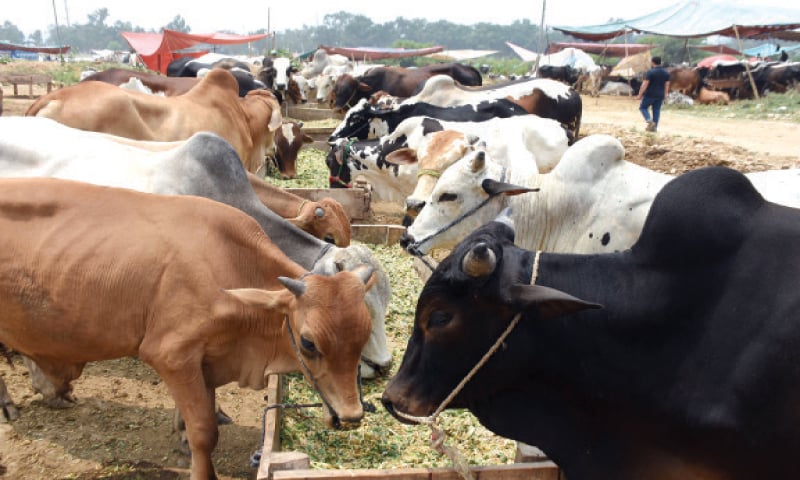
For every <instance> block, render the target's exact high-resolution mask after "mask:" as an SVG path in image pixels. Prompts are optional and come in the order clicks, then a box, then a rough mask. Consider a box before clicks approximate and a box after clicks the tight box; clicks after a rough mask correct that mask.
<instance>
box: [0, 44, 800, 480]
mask: <svg viewBox="0 0 800 480" xmlns="http://www.w3.org/2000/svg"><path fill="white" fill-rule="evenodd" d="M334 57H335V56H334V55H327V54H324V51H322V53H319V52H318V54H316V55H315V56H314V58H313V59H312V61H311V62H309V63H308V64H307V65H306V66H305V68H303V69H294V68H293V67H292V66H291V63H290V62H289V61H288V59H281V58H265V59H264V60H263V62H262V65H261V68H260V70H259V71H258V72H257V73H255V74H253V73H250V69H249V68H246V66H243V65H236V64H235V62H227V61H226V62H224V64H207V65H205V64H202V62H196V63H192V62H190V61H183V62H180V63H177V64H175V65H174V66H171V68H170V72H169V73H170V75H168V76H166V77H164V76H160V75H150V74H145V73H142V72H137V73H136V74H134V73H133V72H130V71H129V73H128V75H127V76H126V74H125V72H124V71H122V70H121V69H115V70H113V71H112V70H109V71H104V72H96V73H95V74H94V75H91V76H87V77H86V78H85V79H84V80H82V81H81V82H79V83H77V84H75V85H72V86H68V87H65V88H62V89H59V90H56V91H54V92H52V93H50V94H47V95H45V96H42V97H40V98H39V99H38V100H36V101H35V102H34V103H33V104H32V105H31V107H30V109H29V110H28V112H27V113H26V115H25V116H21V117H1V118H0V131H1V132H3V134H2V136H0V177H2V178H1V179H0V235H2V238H3V244H4V246H5V248H3V249H2V250H0V262H1V263H0V265H1V266H0V312H2V313H0V342H2V343H0V352H2V353H5V354H6V356H8V351H7V349H8V348H10V349H13V350H15V351H17V352H19V353H20V354H21V355H22V356H23V359H24V362H25V364H26V366H27V367H28V369H29V370H30V372H31V381H32V383H33V387H34V389H35V390H36V391H37V392H39V393H41V394H42V396H43V399H44V401H45V403H46V404H48V405H50V406H53V407H65V406H70V405H72V404H74V402H75V399H74V397H73V396H72V385H71V382H72V381H73V380H75V379H76V378H78V377H79V376H80V374H81V372H82V369H83V367H84V365H85V364H86V363H87V362H91V361H97V360H105V359H111V358H118V357H123V356H136V357H138V358H140V359H142V360H143V361H144V362H146V363H148V364H149V365H151V366H152V367H153V368H154V369H155V370H156V372H157V373H158V374H159V375H160V376H161V378H162V379H163V380H164V382H165V384H166V385H167V387H168V389H169V391H170V394H171V395H172V396H173V398H174V400H175V403H176V413H179V414H180V418H181V419H182V423H183V424H185V434H186V441H187V442H188V447H189V450H190V451H191V454H192V464H191V478H192V479H194V480H199V479H209V478H215V473H214V467H213V465H212V461H211V452H212V451H213V449H214V447H215V445H216V443H217V437H218V430H217V428H218V427H217V422H218V421H219V420H218V419H219V417H221V416H222V415H223V414H222V412H221V411H220V410H219V409H218V406H217V405H216V401H215V398H214V391H215V389H216V388H217V387H219V386H221V385H224V384H227V383H231V382H234V381H235V382H238V384H239V385H240V386H245V387H251V388H256V389H260V388H263V387H264V380H265V376H266V374H268V373H286V372H292V371H300V372H302V373H303V374H304V375H305V377H306V379H307V380H308V382H309V383H310V384H312V385H313V386H314V388H315V389H316V391H317V392H318V394H319V396H320V397H321V399H322V401H323V404H324V405H325V408H324V411H325V420H326V423H327V424H328V425H329V426H331V427H333V428H355V427H357V426H358V425H359V424H360V423H361V420H362V418H363V416H364V412H365V408H364V405H363V404H362V401H361V393H360V383H359V382H360V378H362V377H363V378H374V377H378V376H382V375H386V374H387V373H388V372H389V369H390V367H391V364H392V358H391V355H390V353H389V348H388V346H387V340H386V332H385V325H384V320H385V315H386V312H387V309H388V306H389V302H390V299H391V295H392V292H391V288H390V284H389V281H388V279H387V275H386V273H385V272H384V270H383V268H382V266H381V265H380V262H378V261H377V260H376V258H375V257H374V256H373V255H372V253H371V251H370V250H369V249H368V248H366V247H365V246H363V245H360V244H355V243H354V244H351V243H350V240H351V237H350V223H349V219H348V218H347V216H346V215H345V214H344V210H343V208H342V206H341V205H339V204H338V203H337V202H335V201H332V200H330V199H325V200H323V201H320V202H309V201H306V200H303V199H301V198H299V197H297V196H294V195H292V194H290V193H288V192H286V191H285V190H282V189H280V188H278V187H275V186H273V185H270V184H269V183H268V181H266V180H265V179H264V175H263V173H264V170H265V166H266V162H265V158H267V157H268V156H269V155H270V154H271V153H270V152H273V151H274V150H277V153H272V155H279V156H282V162H281V164H280V165H281V167H280V171H281V173H282V174H283V175H286V176H292V175H294V159H290V158H289V157H292V156H294V158H296V155H297V150H298V149H299V148H300V147H301V146H302V144H303V143H305V142H307V141H308V138H307V136H304V134H303V133H302V129H301V128H300V125H298V124H296V123H293V122H286V121H284V119H283V117H282V115H281V104H282V102H283V101H292V102H301V101H302V98H303V97H302V96H303V95H307V92H306V91H305V90H303V89H304V88H306V87H308V86H309V85H311V86H313V87H315V88H316V89H317V91H318V92H319V89H320V86H321V85H323V84H325V85H329V87H330V90H329V91H328V93H327V96H326V97H325V98H326V101H329V102H330V103H329V104H330V106H331V107H332V108H334V109H339V110H341V111H343V112H345V115H344V118H343V120H342V121H341V123H340V124H339V126H338V127H337V128H336V129H335V130H334V132H333V133H332V135H331V137H330V138H329V144H330V149H329V151H328V154H327V156H326V163H327V166H328V168H329V170H330V177H329V182H330V186H331V187H332V188H338V187H348V186H350V185H351V183H352V181H353V180H354V179H355V177H356V176H359V175H360V176H363V177H365V178H366V179H367V181H368V182H369V183H370V184H371V185H372V187H373V192H374V195H375V196H376V197H377V198H378V199H383V200H387V201H392V202H401V203H402V204H403V205H404V206H405V208H406V218H405V220H404V224H405V225H406V227H407V228H406V231H405V234H404V235H403V238H402V240H401V245H402V247H403V248H404V249H405V251H407V252H408V253H409V254H412V255H416V256H424V255H426V254H427V253H429V252H430V251H431V250H433V249H448V250H450V253H449V255H448V256H447V257H446V258H445V259H444V260H443V261H442V262H441V263H440V264H438V265H436V266H432V268H433V271H432V273H431V276H430V278H429V279H428V280H427V282H426V284H425V287H424V289H423V291H422V293H421V295H420V297H419V299H418V300H417V311H416V315H415V319H414V327H413V332H412V334H411V337H410V338H409V340H408V345H407V348H406V351H405V354H404V357H403V359H402V363H401V365H400V367H399V370H398V372H397V374H396V375H395V376H394V377H393V378H392V379H391V380H390V382H389V384H388V386H387V388H386V390H385V392H384V394H383V397H382V402H383V404H384V406H385V407H386V409H387V410H388V411H389V412H390V413H391V414H393V415H395V416H396V417H397V419H398V420H399V421H402V422H415V421H419V418H420V417H428V416H430V415H435V414H436V412H438V409H439V408H440V406H441V408H444V406H447V408H467V409H469V410H470V411H472V412H473V413H474V414H475V415H476V416H477V417H478V418H479V419H480V421H481V422H482V423H483V424H484V425H486V426H487V427H489V428H490V429H491V430H492V431H494V432H496V433H498V434H500V435H503V436H506V437H508V438H512V439H516V440H519V441H523V442H526V443H529V444H532V445H536V446H538V447H540V448H541V449H542V450H543V451H545V452H546V453H547V455H548V456H550V457H551V458H552V459H553V460H554V461H555V462H556V463H557V464H558V465H559V467H560V468H562V469H563V470H564V472H565V473H566V475H567V477H568V478H570V479H573V480H576V479H577V480H580V479H597V478H602V479H623V480H634V479H641V478H657V479H662V478H664V479H666V478H682V479H698V480H699V479H706V478H715V479H716V478H719V479H754V478H765V477H766V478H769V477H770V476H773V477H778V476H781V475H783V476H785V474H786V472H800V465H797V461H796V460H795V457H794V455H793V454H794V452H795V451H797V449H798V447H800V425H799V424H798V420H797V415H796V414H795V412H796V410H797V408H796V405H795V403H796V399H797V398H798V395H800V368H798V365H800V358H798V355H799V354H798V352H800V350H798V348H797V345H798V343H800V323H796V322H799V321H800V317H798V314H797V311H798V308H799V307H800V295H799V294H798V290H797V288H796V287H795V284H794V278H795V277H796V276H797V274H798V272H800V255H798V251H797V246H796V245H797V244H796V243H795V241H796V238H797V236H798V235H800V211H798V210H797V208H800V170H797V169H789V170H775V171H766V172H759V173H751V174H748V175H743V174H741V173H738V172H736V171H734V170H731V169H728V168H723V167H713V168H705V169H700V170H696V171H693V172H690V173H687V174H684V175H681V176H679V177H677V178H673V177H671V176H669V175H665V174H661V173H657V172H655V171H652V170H648V169H646V168H643V167H641V166H638V165H635V164H633V163H631V162H629V161H627V160H625V152H624V148H623V146H622V144H621V143H620V142H619V140H618V139H616V138H614V137H612V136H608V135H585V134H583V135H582V134H581V132H580V125H581V116H582V102H581V96H580V94H579V92H578V91H577V89H576V88H574V87H573V86H571V85H568V84H567V83H565V82H562V81H558V80H555V79H553V78H543V77H541V76H539V77H532V78H525V79H520V80H517V81H508V82H500V83H493V84H491V85H483V78H482V75H481V73H480V72H478V71H477V70H475V69H473V68H472V67H469V66H465V65H461V64H457V63H456V64H441V65H435V66H432V67H429V68H425V69H403V68H400V67H373V68H371V69H369V70H367V71H365V72H356V71H354V70H352V69H349V68H350V67H348V66H347V64H346V63H344V62H341V63H336V59H335V58H334ZM173 67H174V68H173ZM236 72H239V73H236ZM179 75H189V76H186V77H182V76H179ZM121 87H122V88H121ZM144 90H147V92H145V91H144ZM299 91H302V93H301V94H298V93H297V92H299ZM292 92H294V93H292ZM284 99H285V100H284ZM287 160H289V161H287ZM343 299H346V301H343ZM120 307H122V308H120ZM517 322H518V323H517ZM507 329H513V330H511V331H510V333H508V334H507V335H508V337H507V338H505V339H504V340H503V342H502V347H501V348H499V349H497V351H496V352H493V354H492V356H491V357H490V358H489V360H488V361H486V363H485V364H484V365H483V366H482V368H481V369H480V370H478V371H477V372H476V373H474V375H473V376H472V378H471V379H470V381H469V382H468V383H466V384H465V385H463V388H460V387H459V388H460V390H458V389H457V387H456V386H457V385H458V384H459V382H460V381H461V380H462V379H463V378H464V377H465V376H466V375H467V373H468V372H470V370H471V369H472V367H473V366H474V365H476V364H477V363H478V362H479V361H480V360H481V357H484V355H485V354H486V353H487V352H488V351H489V350H490V348H492V344H493V343H494V342H495V341H496V340H497V339H498V338H500V336H501V334H502V332H503V331H504V330H507ZM451 393H453V394H454V395H453V396H449V394H451ZM446 398H450V399H451V401H450V400H447V401H450V403H449V404H446V403H443V402H446V400H445V399H446ZM0 409H2V415H3V416H4V417H5V418H6V419H8V420H14V419H15V418H17V417H18V416H19V412H18V411H17V409H16V407H15V405H14V403H13V401H12V399H11V398H10V396H9V395H8V392H7V391H6V389H5V384H4V383H3V381H2V378H0ZM176 418H177V417H176Z"/></svg>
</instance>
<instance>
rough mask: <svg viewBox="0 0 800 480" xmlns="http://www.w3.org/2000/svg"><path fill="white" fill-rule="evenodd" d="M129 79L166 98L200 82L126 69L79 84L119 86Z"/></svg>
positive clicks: (113, 70)
mask: <svg viewBox="0 0 800 480" xmlns="http://www.w3.org/2000/svg"><path fill="white" fill-rule="evenodd" d="M131 78H138V79H139V80H141V81H142V84H143V85H144V86H146V87H147V88H149V89H150V90H151V91H152V92H153V93H163V94H164V95H166V96H168V97H174V96H175V95H183V94H184V93H186V92H188V91H189V90H190V89H191V88H192V87H194V86H195V85H197V83H198V82H200V79H199V78H197V77H167V76H164V75H158V74H155V73H149V72H142V71H140V70H131V69H128V68H109V69H106V70H103V71H100V72H96V73H93V74H91V75H89V76H88V77H86V78H84V79H83V80H81V82H92V81H98V82H105V83H110V84H111V85H117V86H120V85H122V84H123V83H125V82H128V81H129V80H130V79H131Z"/></svg>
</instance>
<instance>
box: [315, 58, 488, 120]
mask: <svg viewBox="0 0 800 480" xmlns="http://www.w3.org/2000/svg"><path fill="white" fill-rule="evenodd" d="M434 75H448V76H450V77H452V78H453V79H454V80H455V81H457V82H459V83H460V84H461V85H465V86H480V85H481V84H482V83H483V79H482V77H481V72H479V71H478V69H476V68H475V67H472V66H469V65H463V64H460V63H442V64H434V65H426V66H423V67H419V68H403V67H375V68H371V69H369V70H367V71H366V72H364V73H363V74H362V75H359V76H356V77H354V76H353V75H350V74H347V73H345V74H342V75H340V76H339V77H338V78H337V79H336V82H335V84H334V86H333V92H332V94H331V95H332V96H333V105H332V108H333V110H334V111H340V112H343V111H346V110H347V109H349V108H351V107H352V106H354V105H355V104H356V103H358V101H359V100H361V99H362V98H369V96H370V95H372V94H373V93H375V92H377V91H379V90H384V91H385V92H387V93H389V94H390V95H394V96H397V97H404V98H405V97H410V96H412V95H414V94H416V93H417V92H419V91H420V90H421V89H422V87H423V85H425V81H426V80H427V79H429V78H430V77H432V76H434Z"/></svg>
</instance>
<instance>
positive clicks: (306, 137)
mask: <svg viewBox="0 0 800 480" xmlns="http://www.w3.org/2000/svg"><path fill="white" fill-rule="evenodd" d="M303 143H314V137H312V136H310V135H309V134H307V133H304V134H303Z"/></svg>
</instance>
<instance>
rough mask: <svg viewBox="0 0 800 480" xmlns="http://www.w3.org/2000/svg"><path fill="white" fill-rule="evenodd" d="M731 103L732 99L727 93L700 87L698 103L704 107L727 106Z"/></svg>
mask: <svg viewBox="0 0 800 480" xmlns="http://www.w3.org/2000/svg"><path fill="white" fill-rule="evenodd" d="M730 101H731V97H730V96H729V95H728V94H727V93H725V92H718V91H716V90H709V89H707V88H706V87H700V92H699V93H698V94H697V102H698V103H702V104H703V105H711V104H714V105H727V104H728V103H730Z"/></svg>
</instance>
